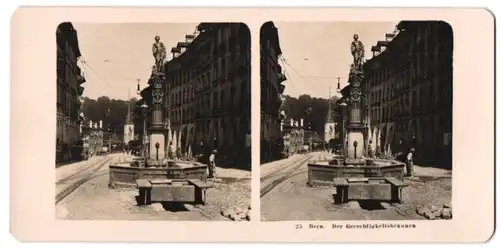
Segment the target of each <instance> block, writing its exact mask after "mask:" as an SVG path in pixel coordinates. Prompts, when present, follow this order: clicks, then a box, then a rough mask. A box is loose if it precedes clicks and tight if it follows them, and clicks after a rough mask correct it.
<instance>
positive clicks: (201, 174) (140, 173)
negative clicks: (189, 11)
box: [109, 36, 207, 188]
mask: <svg viewBox="0 0 500 248" xmlns="http://www.w3.org/2000/svg"><path fill="white" fill-rule="evenodd" d="M155 41H156V42H155V43H154V44H153V56H154V58H155V64H154V65H153V66H152V72H151V76H150V78H149V80H148V84H149V89H150V92H151V93H150V95H148V96H145V99H144V100H145V106H147V108H148V111H147V114H146V116H145V118H147V120H149V121H148V122H145V123H148V125H147V127H146V129H147V131H146V133H147V135H146V137H145V140H147V141H148V142H144V143H143V144H146V145H149V147H148V148H146V149H147V150H148V151H149V152H147V153H146V154H144V157H142V158H134V159H133V161H127V162H126V163H122V164H118V165H112V166H109V168H110V172H109V173H110V176H109V187H111V188H115V187H136V186H137V185H136V184H137V182H136V180H138V179H140V180H143V179H144V180H153V182H156V183H160V182H161V183H163V184H169V183H170V181H171V180H174V181H175V180H177V181H179V180H180V181H183V180H202V181H205V180H206V178H207V172H206V170H207V166H206V165H204V164H201V163H198V162H192V161H182V160H175V161H174V160H171V159H169V158H168V154H167V152H166V151H167V149H166V148H167V147H166V146H167V144H168V143H170V142H171V141H170V140H169V139H166V138H165V136H166V134H167V133H168V129H169V128H170V125H167V124H168V123H169V120H168V118H164V114H163V113H164V110H165V104H164V103H165V101H166V95H167V92H166V75H165V72H164V70H163V69H164V64H165V57H166V49H165V45H164V44H163V43H162V42H160V37H159V36H156V37H155ZM155 180H156V181H155ZM163 184H162V185H163Z"/></svg>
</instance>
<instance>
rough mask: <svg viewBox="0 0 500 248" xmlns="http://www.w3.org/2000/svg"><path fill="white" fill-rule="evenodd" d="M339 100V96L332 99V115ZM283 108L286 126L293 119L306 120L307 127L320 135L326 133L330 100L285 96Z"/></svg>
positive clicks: (305, 96)
mask: <svg viewBox="0 0 500 248" xmlns="http://www.w3.org/2000/svg"><path fill="white" fill-rule="evenodd" d="M338 99H339V98H338V97H337V96H334V97H332V114H333V108H334V106H335V103H336V101H337V100H338ZM281 108H282V110H284V111H285V116H286V119H285V125H289V124H290V120H291V119H294V120H296V121H299V122H300V119H304V126H305V127H307V128H308V127H310V128H311V129H312V130H314V131H317V132H318V133H319V134H320V135H322V134H323V133H324V130H325V121H326V116H327V113H328V99H325V98H316V97H311V96H310V95H300V96H299V97H298V98H295V97H291V96H288V95H285V101H284V102H283V105H282V107H281ZM299 124H300V123H299Z"/></svg>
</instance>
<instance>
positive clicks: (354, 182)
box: [308, 35, 405, 202]
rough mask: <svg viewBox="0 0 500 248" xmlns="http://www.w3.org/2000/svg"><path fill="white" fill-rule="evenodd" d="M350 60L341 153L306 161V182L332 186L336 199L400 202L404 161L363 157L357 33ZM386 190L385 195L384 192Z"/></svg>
mask: <svg viewBox="0 0 500 248" xmlns="http://www.w3.org/2000/svg"><path fill="white" fill-rule="evenodd" d="M351 53H352V55H353V57H354V63H353V64H352V65H351V69H350V73H349V85H350V89H349V96H348V102H349V104H348V110H349V111H348V113H349V117H348V119H349V123H348V126H347V138H346V140H345V141H344V153H343V155H335V156H333V157H332V158H330V159H328V160H324V161H314V162H312V163H309V164H308V185H309V186H319V185H333V186H334V187H336V189H337V194H336V196H337V198H336V200H337V201H339V202H345V201H347V200H350V199H357V200H388V201H400V200H401V189H402V187H404V186H405V184H404V167H405V164H404V163H401V162H399V161H396V160H385V159H377V158H367V157H365V156H363V154H364V147H365V145H364V134H363V123H362V114H361V95H362V92H361V87H360V85H361V82H362V80H363V67H362V60H363V57H364V47H363V44H362V43H361V41H359V40H358V36H357V35H354V41H353V42H352V43H351ZM385 192H387V194H384V193H385Z"/></svg>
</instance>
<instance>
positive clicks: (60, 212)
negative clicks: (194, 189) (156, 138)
mask: <svg viewBox="0 0 500 248" xmlns="http://www.w3.org/2000/svg"><path fill="white" fill-rule="evenodd" d="M110 156H111V157H112V159H111V160H110V161H108V162H107V164H106V165H105V166H103V167H102V168H100V169H99V170H98V171H97V172H96V173H94V174H93V175H92V177H91V179H90V180H88V181H87V182H85V183H84V184H83V185H81V186H80V187H78V189H76V190H75V191H74V192H73V193H71V194H70V195H68V196H67V197H65V198H64V199H63V200H61V201H60V202H59V203H58V204H57V205H56V216H57V218H58V219H67V220H187V221H189V220H212V221H214V220H221V221H224V220H227V221H229V220H228V219H226V218H224V217H223V216H221V214H220V211H221V209H223V208H227V207H234V206H239V207H248V206H249V205H250V194H251V191H250V179H249V178H250V172H248V171H239V170H234V169H220V170H218V174H219V175H220V177H221V180H220V182H216V183H215V186H214V188H212V189H209V190H208V191H207V202H206V205H205V206H201V205H199V206H193V205H190V204H168V205H162V204H159V203H153V204H152V205H150V206H145V207H143V206H137V202H136V199H135V197H136V196H137V195H138V191H137V190H136V189H109V188H108V180H109V174H108V173H109V169H108V166H109V165H110V164H114V163H120V162H124V161H126V160H127V159H130V158H126V157H125V155H122V154H114V155H110ZM94 160H96V161H102V160H103V159H101V160H99V159H94ZM68 166H71V165H68ZM74 167H75V170H78V169H81V168H80V167H81V166H80V167H78V166H74ZM62 168H64V167H61V168H60V169H62ZM58 170H59V169H58ZM65 170H68V169H67V168H66V169H65ZM57 174H58V175H59V174H61V175H63V174H64V175H67V174H68V173H59V172H58V173H57ZM58 179H59V178H58Z"/></svg>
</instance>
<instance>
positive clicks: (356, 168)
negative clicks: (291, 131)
mask: <svg viewBox="0 0 500 248" xmlns="http://www.w3.org/2000/svg"><path fill="white" fill-rule="evenodd" d="M307 167H308V182H307V184H308V185H309V186H313V187H314V186H333V185H334V179H335V178H372V177H379V178H383V177H394V178H396V179H398V180H401V181H403V180H404V169H405V164H404V163H402V162H399V161H396V160H387V159H364V163H363V164H356V165H346V164H345V160H344V158H343V157H342V156H334V157H333V158H332V159H330V160H322V161H313V162H312V163H309V164H308V165H307Z"/></svg>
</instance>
